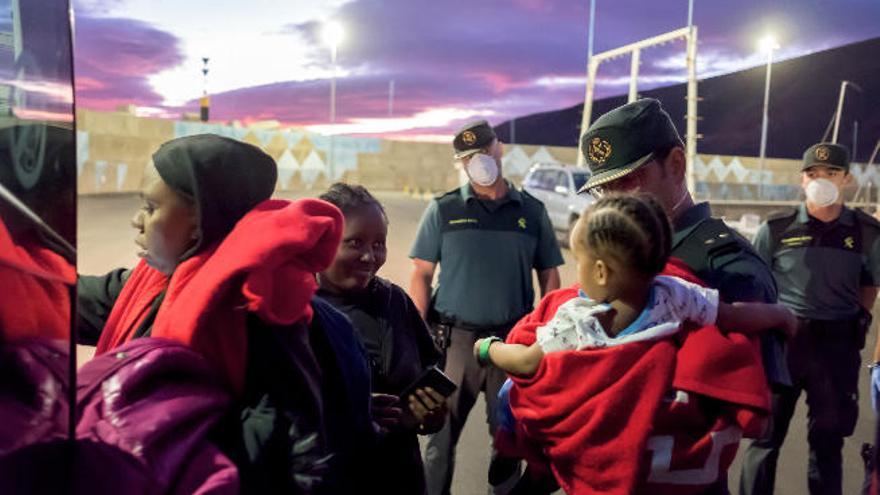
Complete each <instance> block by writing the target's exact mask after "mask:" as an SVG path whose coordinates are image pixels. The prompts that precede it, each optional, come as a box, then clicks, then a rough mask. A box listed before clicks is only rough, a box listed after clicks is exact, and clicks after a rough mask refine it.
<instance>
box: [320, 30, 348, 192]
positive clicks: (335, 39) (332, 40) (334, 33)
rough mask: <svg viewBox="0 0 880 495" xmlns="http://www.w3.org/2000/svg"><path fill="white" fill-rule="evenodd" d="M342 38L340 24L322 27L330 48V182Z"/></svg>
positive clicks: (332, 166) (333, 153) (331, 177)
mask: <svg viewBox="0 0 880 495" xmlns="http://www.w3.org/2000/svg"><path fill="white" fill-rule="evenodd" d="M344 38H345V30H344V29H343V27H342V24H339V23H338V22H334V21H331V22H328V23H327V24H326V25H325V26H324V42H325V43H327V45H328V46H329V47H330V65H331V70H332V73H331V75H330V126H331V131H330V153H329V157H328V163H327V165H328V169H329V172H330V177H329V179H330V180H331V181H333V180H336V175H335V172H336V171H335V169H334V162H335V156H334V155H335V151H336V150H335V149H334V142H333V136H334V135H335V134H336V125H335V124H336V69H337V67H336V52H337V49H338V48H339V45H340V43H342V40H343V39H344Z"/></svg>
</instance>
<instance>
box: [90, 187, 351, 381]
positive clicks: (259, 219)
mask: <svg viewBox="0 0 880 495" xmlns="http://www.w3.org/2000/svg"><path fill="white" fill-rule="evenodd" d="M342 229H343V218H342V213H341V212H340V211H339V210H338V209H337V208H336V207H335V206H333V205H331V204H329V203H326V202H324V201H319V200H313V199H303V200H299V201H295V202H290V201H284V200H267V201H264V202H262V203H260V204H259V205H257V206H256V207H254V208H253V209H252V210H251V211H250V212H249V213H248V214H247V215H245V216H244V218H242V219H241V220H240V221H239V222H238V223H237V224H236V225H235V228H234V229H233V230H232V232H230V233H229V234H228V235H227V236H226V237H225V238H224V239H223V240H222V241H221V242H220V243H219V245H215V246H213V247H210V248H207V249H204V250H202V251H201V252H199V253H198V254H195V255H194V256H192V257H191V258H189V259H187V260H185V261H183V262H182V263H181V264H180V265H179V266H178V267H177V269H176V270H175V271H174V274H172V275H171V277H170V279H169V277H167V276H165V275H163V274H162V273H160V272H158V271H156V270H154V269H153V268H151V267H150V266H148V265H147V264H146V263H145V262H143V261H141V263H139V264H138V265H137V267H136V268H135V269H134V271H133V272H132V274H131V277H130V278H129V279H128V281H127V282H126V284H125V287H124V288H123V290H122V292H121V293H120V294H119V298H118V299H117V300H116V304H115V305H114V306H113V310H112V311H111V313H110V316H109V317H108V319H107V324H106V325H105V326H104V330H103V332H102V333H101V338H100V340H99V342H98V348H97V351H96V352H97V353H98V354H100V353H103V352H107V351H109V350H111V349H113V348H115V347H118V346H119V345H121V344H123V343H124V342H128V341H129V340H131V339H132V338H133V336H134V333H135V331H136V330H137V328H138V326H139V324H140V323H141V322H142V321H143V319H144V318H145V317H146V316H147V314H148V313H149V311H150V307H151V305H152V304H153V301H154V300H155V299H156V297H157V296H158V295H159V294H160V293H161V292H162V291H163V290H165V291H166V292H165V299H164V300H163V302H162V306H161V307H160V309H159V312H158V314H157V315H156V320H155V322H154V323H153V328H152V331H151V336H152V337H162V338H167V339H171V340H175V341H178V342H182V343H184V344H187V345H189V346H190V347H192V348H193V349H195V350H196V351H198V352H200V353H201V354H203V355H204V356H205V357H207V358H208V360H209V361H211V362H212V363H213V364H214V365H215V366H216V367H217V368H218V369H219V370H220V371H221V372H222V373H223V375H224V376H225V377H226V378H227V380H228V381H229V384H230V385H232V387H233V389H234V390H241V389H242V386H243V381H244V371H245V365H246V363H245V360H246V356H247V333H246V316H247V313H249V312H252V313H256V315H257V316H259V318H260V319H261V320H263V321H265V322H267V323H269V324H277V325H288V324H291V323H294V322H296V321H298V320H300V319H302V318H309V319H310V318H311V315H312V310H311V305H310V301H311V298H312V296H313V295H314V293H315V290H316V289H317V282H316V281H315V273H316V272H319V271H321V270H323V269H325V268H327V266H329V265H330V263H331V262H332V261H333V258H334V257H335V256H336V250H337V248H338V246H339V242H340V239H341V238H342ZM166 288H167V289H166Z"/></svg>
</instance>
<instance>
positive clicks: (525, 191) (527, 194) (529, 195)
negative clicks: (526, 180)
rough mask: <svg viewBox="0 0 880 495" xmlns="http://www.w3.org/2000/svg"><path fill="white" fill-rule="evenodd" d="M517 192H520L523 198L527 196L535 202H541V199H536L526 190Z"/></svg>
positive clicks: (521, 189)
mask: <svg viewBox="0 0 880 495" xmlns="http://www.w3.org/2000/svg"><path fill="white" fill-rule="evenodd" d="M517 191H519V193H520V194H522V195H523V196H525V197H526V198H529V199H533V200H535V201H541V200H540V199H538V198H536V197H535V196H534V195H533V194H532V193H530V192H528V191H527V190H525V188H520V189H517Z"/></svg>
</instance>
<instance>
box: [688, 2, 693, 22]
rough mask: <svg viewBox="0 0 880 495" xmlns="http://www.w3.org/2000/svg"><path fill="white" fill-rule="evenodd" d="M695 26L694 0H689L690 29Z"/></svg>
mask: <svg viewBox="0 0 880 495" xmlns="http://www.w3.org/2000/svg"><path fill="white" fill-rule="evenodd" d="M693 25H694V0H688V27H691V26H693Z"/></svg>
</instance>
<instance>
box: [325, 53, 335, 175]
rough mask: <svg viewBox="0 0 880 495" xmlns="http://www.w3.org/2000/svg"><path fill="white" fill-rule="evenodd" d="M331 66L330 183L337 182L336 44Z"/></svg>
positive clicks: (328, 167)
mask: <svg viewBox="0 0 880 495" xmlns="http://www.w3.org/2000/svg"><path fill="white" fill-rule="evenodd" d="M330 65H331V66H332V67H333V69H332V70H333V73H332V74H331V76H330V127H331V129H330V156H329V157H328V160H327V170H328V172H329V173H330V177H328V179H329V180H330V181H334V180H336V176H335V174H334V172H335V170H334V167H333V165H334V163H333V162H334V155H335V151H336V150H335V143H334V142H333V140H334V135H335V134H336V44H335V43H334V44H333V45H332V46H331V47H330Z"/></svg>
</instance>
